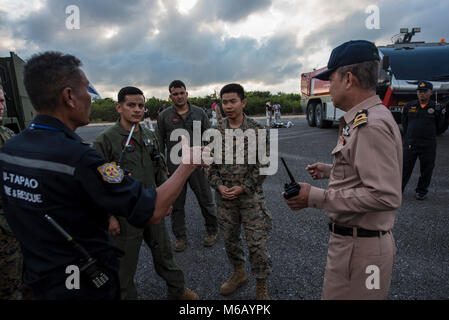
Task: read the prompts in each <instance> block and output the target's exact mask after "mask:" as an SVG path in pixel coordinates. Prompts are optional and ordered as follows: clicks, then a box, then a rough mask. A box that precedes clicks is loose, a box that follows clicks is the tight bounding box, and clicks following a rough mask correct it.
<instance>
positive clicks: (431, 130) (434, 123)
mask: <svg viewBox="0 0 449 320" xmlns="http://www.w3.org/2000/svg"><path fill="white" fill-rule="evenodd" d="M444 121H445V119H444V114H443V113H442V110H440V109H437V107H436V105H435V103H434V102H433V101H429V103H428V104H427V105H426V106H425V107H424V108H421V105H420V104H419V102H418V101H417V100H415V101H412V102H409V103H407V104H406V105H405V106H404V109H403V110H402V127H403V128H404V142H405V143H407V144H408V143H412V144H413V143H419V142H426V141H429V140H431V141H433V140H435V137H436V136H437V135H438V134H441V133H443V132H444V131H445V130H446V128H447V127H445V122H444Z"/></svg>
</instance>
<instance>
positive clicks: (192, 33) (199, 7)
mask: <svg viewBox="0 0 449 320" xmlns="http://www.w3.org/2000/svg"><path fill="white" fill-rule="evenodd" d="M122 3H125V4H126V5H123V4H122ZM68 5H77V6H78V7H79V9H80V17H81V29H80V30H67V29H66V28H65V20H66V18H67V15H66V14H65V8H66V7H67V6H68ZM163 5H164V7H165V9H163V10H159V9H160V8H159V6H158V4H157V1H139V0H135V1H127V2H121V1H87V0H85V1H73V0H65V1H57V0H49V1H47V3H46V6H45V7H44V8H42V9H41V10H39V11H36V12H33V13H32V14H31V15H30V16H28V17H26V18H25V19H23V20H22V21H20V22H19V23H17V27H16V28H14V30H15V36H16V37H18V38H21V39H26V40H28V41H30V42H32V43H33V44H35V45H37V46H38V47H39V48H41V49H42V51H44V50H49V49H52V50H60V51H65V52H70V53H72V54H75V55H76V56H78V57H79V58H80V59H81V60H82V61H83V63H84V66H85V70H86V72H87V74H88V76H89V77H90V79H91V81H92V82H93V83H104V84H114V85H115V84H116V85H117V86H120V85H124V84H135V85H150V86H165V85H167V84H168V83H169V82H170V81H171V80H173V79H175V78H181V79H185V80H186V82H188V83H189V84H190V85H191V86H202V85H207V84H210V83H214V82H228V81H248V80H255V81H258V82H264V83H267V84H271V83H278V82H282V81H283V80H284V79H286V78H288V77H291V76H293V75H294V74H296V73H297V72H298V68H299V67H300V64H298V62H297V61H296V59H295V58H294V57H293V56H292V52H294V51H295V43H296V42H295V37H294V35H292V34H282V35H276V36H275V37H272V38H268V39H264V40H263V41H261V42H260V43H259V42H257V41H256V40H254V39H252V38H249V37H241V38H224V39H222V38H221V34H218V33H213V32H211V31H200V30H199V27H200V25H201V24H202V23H205V22H206V23H213V22H214V21H216V20H226V21H238V20H242V19H244V18H245V17H246V16H248V15H250V14H251V13H254V12H258V11H260V10H263V9H265V8H267V7H269V6H270V5H271V1H269V0H257V1H256V0H250V1H235V0H231V1H207V0H200V1H198V3H197V4H196V6H195V7H194V8H193V9H192V12H191V14H189V15H181V14H180V13H178V11H177V10H176V9H175V7H176V5H177V4H176V1H175V0H168V1H167V0H166V1H163ZM102 28H103V29H102ZM104 28H116V30H117V32H118V33H117V34H116V35H115V36H114V37H112V38H111V39H108V40H106V39H104V37H103V35H102V34H101V32H100V31H101V30H105V29H104ZM156 29H157V30H158V31H159V33H158V34H157V35H154V34H153V32H154V31H155V30H156ZM27 53H28V52H27ZM29 54H31V52H30V53H29ZM267 61H269V62H270V63H267Z"/></svg>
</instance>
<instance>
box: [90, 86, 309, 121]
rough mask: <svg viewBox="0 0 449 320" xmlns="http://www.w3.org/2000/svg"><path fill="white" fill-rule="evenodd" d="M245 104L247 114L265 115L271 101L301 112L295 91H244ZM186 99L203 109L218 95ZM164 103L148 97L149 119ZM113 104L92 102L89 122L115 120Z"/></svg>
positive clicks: (290, 111)
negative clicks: (267, 105)
mask: <svg viewBox="0 0 449 320" xmlns="http://www.w3.org/2000/svg"><path fill="white" fill-rule="evenodd" d="M246 99H247V104H246V107H245V110H244V111H245V113H246V114H247V115H249V116H256V115H259V116H260V115H265V103H266V102H267V101H271V105H274V104H277V103H278V104H280V105H281V113H282V114H302V113H303V109H302V107H301V95H300V94H296V93H283V92H278V93H276V94H271V93H270V92H269V91H248V92H246ZM188 101H189V102H190V103H191V104H194V105H196V106H199V107H201V108H203V109H204V110H207V109H210V107H211V106H212V104H213V103H214V101H218V102H219V103H220V99H219V97H217V95H216V94H215V93H213V94H210V95H207V96H204V97H190V96H189V98H188ZM164 103H165V104H166V106H170V105H171V104H172V102H171V101H170V100H165V99H159V98H155V97H152V98H149V99H147V101H146V102H145V107H146V108H148V109H149V110H150V117H151V119H156V117H157V112H158V110H159V108H160V107H161V106H162V105H163V104H164ZM115 104H116V101H114V100H113V99H111V98H105V99H98V100H96V101H94V102H92V111H91V114H90V121H91V122H114V121H116V120H117V117H118V116H117V112H116V111H115Z"/></svg>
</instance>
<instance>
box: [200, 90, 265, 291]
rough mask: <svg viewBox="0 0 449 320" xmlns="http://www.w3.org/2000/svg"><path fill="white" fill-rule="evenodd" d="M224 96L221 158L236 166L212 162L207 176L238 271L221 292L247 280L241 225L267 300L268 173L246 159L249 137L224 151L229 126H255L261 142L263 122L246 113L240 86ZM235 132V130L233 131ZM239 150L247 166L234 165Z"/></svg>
mask: <svg viewBox="0 0 449 320" xmlns="http://www.w3.org/2000/svg"><path fill="white" fill-rule="evenodd" d="M220 97H221V99H222V106H223V110H224V112H225V114H226V118H225V119H223V120H222V121H219V122H218V125H217V129H218V130H219V131H220V133H221V135H222V146H223V147H222V150H223V154H222V160H223V161H224V160H225V154H229V153H230V152H232V154H233V164H216V163H215V162H216V161H214V163H213V164H212V165H211V166H210V168H209V170H208V178H209V183H210V185H211V186H212V187H213V188H214V189H216V192H215V199H216V203H217V211H218V225H219V227H220V230H221V232H222V234H223V238H224V243H225V248H226V253H227V255H228V258H229V261H230V263H231V264H232V265H233V266H234V273H233V274H232V275H231V277H230V278H229V279H228V280H227V281H226V282H225V283H224V284H223V285H222V286H221V288H220V293H221V294H222V295H229V294H231V293H233V292H234V291H235V290H236V289H237V288H238V287H240V286H242V285H243V284H245V283H246V282H247V281H248V279H247V277H246V274H245V270H244V263H245V258H244V253H243V250H242V244H241V237H240V230H241V224H242V223H243V226H244V228H245V235H246V243H247V245H248V249H249V259H250V262H251V272H252V275H253V277H254V278H256V280H257V287H256V296H257V299H263V300H267V299H269V296H268V290H267V282H266V279H267V277H268V275H269V274H270V273H271V260H270V255H269V253H268V249H267V242H268V234H269V231H270V230H271V215H270V213H269V212H268V210H267V208H266V205H265V197H264V194H263V189H262V183H263V181H264V179H265V176H263V175H261V174H260V168H261V167H262V166H261V165H260V163H259V162H256V163H255V164H251V163H250V161H248V148H249V146H248V140H249V139H247V138H245V143H244V145H240V144H239V145H237V146H234V144H233V149H234V150H226V144H225V130H226V129H241V130H243V131H246V130H248V129H249V131H252V130H254V131H255V136H256V140H255V141H258V136H257V135H258V131H257V130H258V129H263V128H264V126H262V125H260V124H258V123H257V122H256V121H254V120H253V119H251V118H248V117H247V116H246V115H245V114H244V113H243V108H244V107H245V105H246V99H245V94H244V90H243V88H242V86H241V85H239V84H228V85H226V86H224V87H223V89H221V92H220ZM233 131H234V133H236V132H235V130H233ZM267 136H268V135H267ZM233 139H234V138H233ZM236 140H237V139H236ZM237 141H238V140H237ZM254 143H255V142H254ZM236 144H237V143H236ZM267 145H268V143H267ZM239 148H243V152H244V156H245V158H244V159H245V161H244V164H236V155H237V152H236V149H239ZM266 150H268V148H267V149H266Z"/></svg>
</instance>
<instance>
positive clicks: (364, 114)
mask: <svg viewBox="0 0 449 320" xmlns="http://www.w3.org/2000/svg"><path fill="white" fill-rule="evenodd" d="M366 123H368V110H366V109H363V110H360V111H359V112H357V114H356V115H355V118H354V125H353V126H352V128H353V129H355V128H357V127H360V126H363V125H364V124H366Z"/></svg>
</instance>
